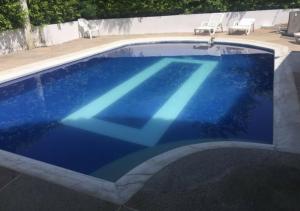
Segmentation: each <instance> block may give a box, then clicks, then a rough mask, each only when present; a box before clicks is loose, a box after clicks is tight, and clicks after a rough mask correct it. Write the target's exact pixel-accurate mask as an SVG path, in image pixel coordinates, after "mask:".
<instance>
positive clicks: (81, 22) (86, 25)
mask: <svg viewBox="0 0 300 211" xmlns="http://www.w3.org/2000/svg"><path fill="white" fill-rule="evenodd" d="M78 25H79V26H80V27H82V28H83V29H84V30H85V31H86V30H89V29H90V27H89V21H88V20H86V19H84V18H79V19H78Z"/></svg>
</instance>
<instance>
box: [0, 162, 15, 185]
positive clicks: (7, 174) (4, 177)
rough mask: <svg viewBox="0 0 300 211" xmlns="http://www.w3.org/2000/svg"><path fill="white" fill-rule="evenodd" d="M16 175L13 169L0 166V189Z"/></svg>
mask: <svg viewBox="0 0 300 211" xmlns="http://www.w3.org/2000/svg"><path fill="white" fill-rule="evenodd" d="M18 175H19V173H17V172H15V171H12V170H9V169H7V168H3V167H0V190H1V188H3V187H4V186H5V185H7V184H8V183H9V182H10V181H11V180H13V179H14V178H15V177H17V176H18Z"/></svg>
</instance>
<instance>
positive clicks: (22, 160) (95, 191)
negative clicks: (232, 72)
mask: <svg viewBox="0 0 300 211" xmlns="http://www.w3.org/2000/svg"><path fill="white" fill-rule="evenodd" d="M170 41H171V42H172V41H173V42H184V41H196V42H207V41H208V39H207V38H203V37H200V38H199V37H156V38H136V39H128V40H121V41H115V42H112V43H109V44H105V45H101V46H98V47H94V48H90V49H87V50H83V51H79V52H76V53H72V54H68V55H64V56H59V57H56V58H51V59H47V60H43V61H40V62H37V63H32V64H28V65H24V66H20V67H17V68H12V69H9V70H5V71H1V72H0V85H1V84H3V83H5V84H6V83H7V82H9V81H11V80H15V79H17V78H21V77H25V76H28V75H31V74H34V73H38V72H41V71H43V70H46V69H49V68H52V67H55V66H59V65H62V64H65V63H70V62H73V61H76V60H79V59H84V58H86V57H89V56H92V55H95V54H98V53H102V52H105V51H109V50H112V49H114V48H118V47H122V46H126V45H130V44H140V43H155V42H170ZM216 42H221V43H228V44H233V43H234V44H241V45H249V46H254V47H259V48H267V49H271V50H273V51H274V55H275V61H274V62H275V64H274V65H275V68H274V71H275V72H276V71H277V69H278V68H280V65H281V64H282V62H283V61H284V60H285V58H286V57H287V56H288V54H289V49H288V47H286V46H282V45H278V44H274V43H267V42H261V41H254V40H244V39H231V38H218V39H216ZM287 73H288V71H287ZM288 74H289V73H288ZM290 74H291V73H290ZM275 85H276V83H275ZM288 89H291V90H292V92H295V90H294V89H296V88H295V87H293V84H290V86H289V87H288ZM279 94H280V93H279ZM274 95H276V93H274ZM274 97H275V100H276V96H274ZM294 100H295V99H294ZM293 103H298V104H297V105H294V106H298V105H299V102H298V101H297V102H294V101H293ZM274 109H275V110H274V121H273V122H274V126H273V128H274V134H275V131H276V130H275V129H276V128H277V123H278V121H277V115H279V112H278V111H276V109H277V108H276V107H274ZM297 112H298V114H299V116H300V111H299V109H298V110H297ZM298 114H297V115H298ZM279 142H280V140H277V139H276V137H275V135H274V143H273V144H259V143H249V142H239V141H218V142H209V143H200V144H192V145H185V146H182V147H178V148H175V149H172V150H170V151H167V152H164V153H162V154H159V155H157V156H155V157H152V158H150V159H148V160H147V161H145V162H143V163H141V164H140V165H138V166H137V167H135V168H133V169H132V170H130V171H129V172H127V173H126V174H125V175H123V176H122V177H121V178H120V179H118V180H117V181H116V182H109V181H107V180H103V179H100V178H95V177H92V176H89V175H85V174H81V173H78V172H75V171H72V170H68V169H65V168H61V167H58V166H54V165H52V164H48V163H44V162H41V161H37V160H34V159H31V158H27V157H24V156H21V155H16V154H14V153H10V152H6V151H3V150H0V165H1V166H5V167H7V168H10V169H14V170H17V171H20V172H24V173H26V174H29V175H32V176H36V177H38V178H42V179H45V180H47V181H50V182H53V183H55V184H60V185H63V186H65V187H68V188H71V189H74V190H77V191H80V192H84V193H87V194H89V195H93V196H96V197H98V198H100V199H104V200H107V201H111V202H114V203H117V204H123V203H125V202H127V201H128V200H129V199H130V198H131V197H132V196H133V195H134V194H135V193H136V192H137V191H138V190H140V189H141V188H142V187H143V185H144V183H145V182H146V181H147V180H148V179H149V178H150V177H151V176H152V175H154V174H155V173H157V172H158V171H159V170H161V169H162V168H164V167H165V166H167V165H168V164H170V163H172V162H174V161H176V160H178V159H180V158H182V157H184V156H187V155H190V154H193V153H196V152H200V151H204V150H208V149H217V148H232V147H234V148H248V149H264V150H280V151H289V152H300V150H298V149H294V148H293V147H292V146H290V147H285V145H286V143H283V144H282V143H279Z"/></svg>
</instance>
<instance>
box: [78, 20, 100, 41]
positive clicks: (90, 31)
mask: <svg viewBox="0 0 300 211" xmlns="http://www.w3.org/2000/svg"><path fill="white" fill-rule="evenodd" d="M78 26H79V31H80V32H81V34H82V35H83V37H85V36H86V35H88V37H89V38H90V39H92V37H93V36H94V37H96V36H97V35H98V30H97V28H96V26H93V25H91V24H90V23H89V21H88V20H86V19H84V18H79V19H78Z"/></svg>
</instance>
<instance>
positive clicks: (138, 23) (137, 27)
mask: <svg viewBox="0 0 300 211" xmlns="http://www.w3.org/2000/svg"><path fill="white" fill-rule="evenodd" d="M294 10H299V9H294ZM290 11H293V10H292V9H286V10H282V9H279V10H259V11H245V12H227V13H225V18H224V20H223V27H224V30H225V31H226V30H227V28H228V26H230V25H231V24H232V23H233V22H234V21H235V20H240V19H241V18H243V17H245V18H255V19H256V21H255V28H256V29H258V28H261V27H262V26H274V25H276V24H281V23H287V22H288V17H289V12H290ZM210 15H211V14H210V13H204V14H191V15H173V16H158V17H145V18H123V19H102V20H93V21H90V22H91V23H92V24H95V25H96V26H97V27H98V31H99V35H122V34H153V33H174V32H178V33H180V32H190V33H192V32H193V29H194V28H195V27H198V26H199V25H200V23H201V22H202V21H207V20H208V19H209V17H210Z"/></svg>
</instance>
